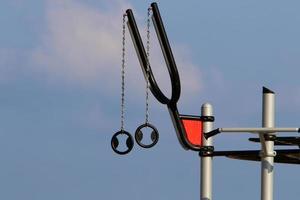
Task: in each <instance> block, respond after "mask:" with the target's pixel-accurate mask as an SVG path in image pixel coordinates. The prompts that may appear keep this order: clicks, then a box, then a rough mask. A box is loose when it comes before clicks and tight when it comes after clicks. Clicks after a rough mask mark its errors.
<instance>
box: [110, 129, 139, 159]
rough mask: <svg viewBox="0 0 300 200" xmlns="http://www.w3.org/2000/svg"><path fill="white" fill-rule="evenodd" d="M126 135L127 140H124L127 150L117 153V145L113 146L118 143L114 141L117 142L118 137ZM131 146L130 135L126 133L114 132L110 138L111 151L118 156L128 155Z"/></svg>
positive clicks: (131, 139) (131, 138) (132, 143)
mask: <svg viewBox="0 0 300 200" xmlns="http://www.w3.org/2000/svg"><path fill="white" fill-rule="evenodd" d="M123 134H124V135H126V136H127V137H128V138H127V139H126V145H127V148H128V149H127V150H125V151H119V150H118V149H117V147H118V145H115V144H118V142H115V141H118V138H117V137H118V136H119V135H123ZM133 145H134V141H133V137H132V135H131V134H130V133H128V132H127V131H122V130H121V131H118V132H116V133H115V134H114V135H113V136H112V138H111V148H112V149H113V151H114V152H115V153H117V154H119V155H125V154H127V153H129V152H130V151H131V150H132V148H133Z"/></svg>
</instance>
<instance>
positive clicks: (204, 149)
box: [199, 146, 215, 157]
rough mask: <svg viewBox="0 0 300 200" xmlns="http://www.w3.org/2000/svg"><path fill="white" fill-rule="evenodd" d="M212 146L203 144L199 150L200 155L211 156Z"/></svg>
mask: <svg viewBox="0 0 300 200" xmlns="http://www.w3.org/2000/svg"><path fill="white" fill-rule="evenodd" d="M214 149H215V148H214V146H203V147H201V149H200V151H199V156H200V157H212V156H213V153H214Z"/></svg>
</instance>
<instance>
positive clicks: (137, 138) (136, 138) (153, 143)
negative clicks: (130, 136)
mask: <svg viewBox="0 0 300 200" xmlns="http://www.w3.org/2000/svg"><path fill="white" fill-rule="evenodd" d="M145 127H149V128H151V129H152V130H153V131H152V133H154V134H155V135H156V137H155V139H154V141H153V142H152V143H151V144H143V143H142V142H141V140H142V138H141V139H140V137H139V132H140V130H141V129H142V128H145ZM152 133H151V134H152ZM134 137H135V141H136V143H137V144H138V145H140V146H141V147H143V148H146V149H147V148H151V147H153V146H154V145H156V143H157V142H158V138H159V134H158V131H157V129H156V128H155V127H154V126H153V125H152V124H149V123H145V124H142V125H140V126H139V127H138V128H137V129H136V131H135V134H134Z"/></svg>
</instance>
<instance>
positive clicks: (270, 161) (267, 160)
mask: <svg viewBox="0 0 300 200" xmlns="http://www.w3.org/2000/svg"><path fill="white" fill-rule="evenodd" d="M274 118H275V94H274V92H273V91H271V90H269V89H267V88H263V111H262V127H266V128H273V127H274ZM274 134H275V133H268V134H265V135H262V134H260V141H261V144H262V152H261V200H273V172H274V171H273V170H274V156H275V155H276V153H275V152H274V141H273V140H272V139H270V138H271V137H270V136H272V135H274ZM268 136H269V137H268Z"/></svg>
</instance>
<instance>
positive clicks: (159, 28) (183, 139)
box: [126, 3, 201, 151]
mask: <svg viewBox="0 0 300 200" xmlns="http://www.w3.org/2000/svg"><path fill="white" fill-rule="evenodd" d="M151 8H152V11H153V17H152V20H153V23H154V26H155V30H156V34H157V37H158V39H159V42H160V46H161V49H162V52H163V55H164V59H165V62H166V65H167V68H168V71H169V76H170V79H171V85H172V94H171V98H168V97H166V96H165V95H164V93H163V92H162V91H161V90H160V88H159V86H158V84H157V82H156V80H155V78H154V75H153V72H152V69H151V66H150V64H149V77H148V80H149V84H150V90H151V92H152V94H153V95H154V96H155V98H156V99H157V100H158V101H159V102H160V103H162V104H166V105H167V107H168V110H169V114H170V117H171V119H172V122H173V125H174V128H175V130H176V135H177V138H178V140H179V143H180V144H181V145H182V147H183V148H184V149H186V150H188V149H191V150H194V151H200V150H201V147H200V146H196V145H193V144H191V143H190V142H189V141H188V140H187V134H186V131H185V129H184V126H183V124H182V121H181V120H180V115H179V112H178V109H177V102H178V100H179V98H180V92H181V87H180V78H179V74H178V70H177V66H176V63H175V60H174V57H173V54H172V50H171V47H170V44H169V41H168V38H167V34H166V32H165V29H164V26H163V22H162V19H161V16H160V13H159V10H158V7H157V4H156V3H152V4H151ZM126 14H127V18H128V23H127V25H128V28H129V31H130V35H131V38H132V41H133V44H134V47H135V50H136V53H137V56H138V59H139V62H140V65H141V68H142V71H143V74H144V77H145V80H147V73H146V72H147V71H146V69H147V62H148V61H147V55H146V51H145V48H144V45H143V42H142V39H141V36H140V34H139V30H138V27H137V25H136V21H135V19H134V15H133V12H132V10H131V9H128V10H126Z"/></svg>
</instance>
